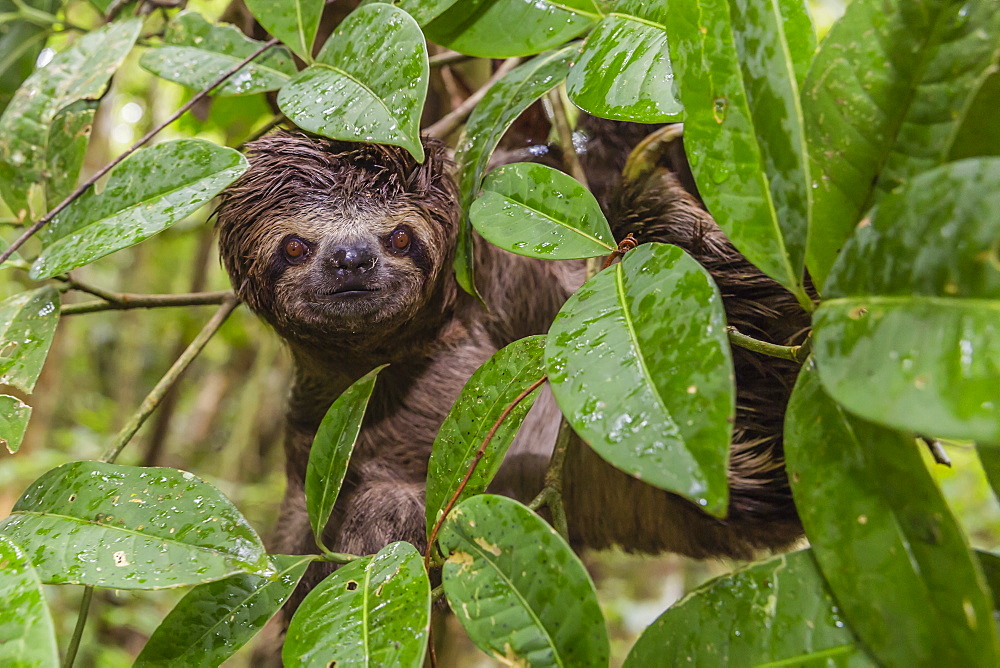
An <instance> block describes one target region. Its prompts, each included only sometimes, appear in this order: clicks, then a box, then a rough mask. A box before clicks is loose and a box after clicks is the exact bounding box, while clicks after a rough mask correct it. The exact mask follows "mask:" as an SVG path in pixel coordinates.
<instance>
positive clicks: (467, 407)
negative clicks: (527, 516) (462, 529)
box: [426, 336, 545, 536]
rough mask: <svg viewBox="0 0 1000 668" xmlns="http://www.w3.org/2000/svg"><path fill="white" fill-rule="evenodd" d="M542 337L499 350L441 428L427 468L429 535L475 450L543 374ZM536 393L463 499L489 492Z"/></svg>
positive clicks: (494, 442) (513, 416)
mask: <svg viewBox="0 0 1000 668" xmlns="http://www.w3.org/2000/svg"><path fill="white" fill-rule="evenodd" d="M544 349H545V337H544V336H529V337H527V338H524V339H521V340H519V341H515V342H514V343H512V344H510V345H509V346H507V347H506V348H504V349H502V350H500V351H499V352H497V353H496V354H495V355H493V357H491V358H490V359H489V360H488V361H487V362H486V363H485V364H483V365H482V366H481V367H479V368H478V369H476V372H475V373H474V374H472V377H471V378H470V379H469V381H468V382H467V383H466V384H465V387H464V388H462V394H460V395H459V397H458V399H457V400H456V401H455V404H454V405H453V406H452V407H451V411H449V413H448V416H447V417H446V418H445V420H444V424H442V425H441V429H440V430H438V434H437V437H436V438H435V439H434V447H433V448H432V450H431V459H430V464H429V465H428V468H427V493H426V498H427V535H428V536H430V533H431V531H432V530H433V528H434V525H435V524H436V523H437V521H438V518H439V517H440V516H441V513H442V512H443V511H444V507H445V506H446V505H447V504H448V501H450V500H451V497H452V496H453V495H454V494H455V490H457V489H458V486H459V484H461V481H462V478H464V477H465V473H466V472H467V471H468V470H469V465H470V464H471V463H472V460H473V459H474V458H475V455H476V451H477V450H479V446H480V445H482V442H483V440H484V439H485V438H486V435H487V434H488V433H489V431H490V429H492V427H493V425H494V424H496V421H497V420H498V419H499V418H500V415H501V414H502V413H503V412H504V410H506V409H507V407H508V406H509V405H510V404H511V403H513V401H514V400H515V399H516V398H517V397H518V396H519V395H520V394H521V393H522V392H524V391H525V390H526V389H528V388H529V387H530V386H531V384H532V383H534V382H535V381H537V380H538V379H539V378H541V377H543V376H544V375H545V363H544V360H543V353H544ZM537 398H538V391H537V390H536V391H534V392H532V393H531V394H529V395H528V396H527V397H525V398H524V399H523V400H522V401H521V402H520V403H519V404H518V405H517V406H516V407H515V408H514V409H513V410H512V411H511V412H510V414H509V415H508V416H507V418H506V419H505V420H504V421H503V422H502V423H501V424H500V427H499V429H497V431H496V433H495V434H494V435H493V438H492V439H490V443H489V445H488V446H487V448H486V450H485V451H484V452H485V454H484V455H483V458H482V460H481V461H480V462H479V464H478V465H477V466H476V470H475V471H474V472H473V474H472V477H471V478H469V482H468V484H467V485H466V487H465V489H464V490H463V492H462V494H461V496H459V499H458V500H459V501H461V500H462V499H466V498H468V497H470V496H473V495H475V494H480V493H482V492H484V491H486V488H487V487H488V486H489V484H490V482H491V481H492V480H493V478H494V476H496V474H497V471H498V470H499V469H500V465H501V464H502V463H503V458H504V455H506V453H507V449H508V448H509V447H510V444H511V443H512V442H513V440H514V436H516V435H517V431H518V429H520V427H521V423H522V422H524V418H525V416H526V415H527V414H528V410H529V409H530V408H531V406H532V404H534V403H535V399H537Z"/></svg>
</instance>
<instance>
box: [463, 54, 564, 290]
mask: <svg viewBox="0 0 1000 668" xmlns="http://www.w3.org/2000/svg"><path fill="white" fill-rule="evenodd" d="M576 53H577V47H576V46H575V45H571V46H568V47H566V48H563V49H560V50H558V51H552V52H551V53H543V54H542V55H540V56H538V57H537V58H533V59H531V60H530V61H528V62H527V63H524V64H523V65H520V66H518V67H516V68H514V69H513V70H511V71H510V72H509V73H508V74H507V76H505V77H504V78H503V79H501V80H500V81H498V82H496V83H495V84H494V85H493V87H492V88H490V89H489V90H488V91H487V92H486V95H485V96H484V97H483V100H482V101H481V102H480V103H479V104H477V105H476V108H475V109H474V110H473V111H472V114H471V115H470V116H469V120H468V122H466V124H465V132H464V133H463V135H462V139H461V141H460V142H459V144H458V148H457V149H456V151H455V162H457V163H458V168H459V175H458V186H459V192H460V195H459V196H460V198H461V204H462V211H464V212H465V215H463V217H462V223H461V225H460V226H459V228H458V242H457V246H456V250H455V277H456V278H457V279H458V283H459V285H461V286H462V288H463V289H464V290H465V291H466V292H468V293H469V294H472V295H478V292H477V291H476V285H475V278H474V272H475V267H474V264H473V259H472V223H471V222H470V221H469V217H468V211H469V207H470V206H471V205H472V200H474V199H475V198H476V196H478V195H479V186H480V184H481V183H482V182H483V176H484V175H485V174H486V168H487V167H488V166H489V163H490V156H492V155H493V150H494V149H495V148H496V147H497V144H499V143H500V138H501V137H503V134H504V133H505V132H506V131H507V128H509V127H510V125H511V123H513V122H514V120H515V119H516V118H517V117H518V116H520V115H521V112H523V111H524V110H525V109H527V108H528V107H530V106H531V105H532V103H534V102H535V100H537V99H538V98H540V97H541V96H542V95H545V93H547V92H548V91H549V90H551V89H553V88H555V87H556V86H558V85H559V84H560V83H561V82H562V80H563V79H564V78H565V77H566V72H567V71H568V70H569V64H570V62H571V61H572V59H573V57H574V56H575V55H576Z"/></svg>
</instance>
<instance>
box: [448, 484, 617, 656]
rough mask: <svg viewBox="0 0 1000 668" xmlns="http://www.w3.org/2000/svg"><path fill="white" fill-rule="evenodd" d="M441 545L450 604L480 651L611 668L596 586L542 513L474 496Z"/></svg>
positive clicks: (454, 515)
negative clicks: (541, 516) (444, 556)
mask: <svg viewBox="0 0 1000 668" xmlns="http://www.w3.org/2000/svg"><path fill="white" fill-rule="evenodd" d="M438 543H439V545H440V546H441V548H442V552H443V553H444V554H445V555H446V556H447V561H446V562H445V564H444V568H443V571H442V579H443V583H444V592H445V595H446V596H447V597H448V604H449V606H450V607H451V610H452V612H454V613H455V616H456V617H457V618H458V620H459V621H460V622H461V623H462V626H463V627H464V628H465V631H466V632H467V633H468V634H469V637H470V638H471V639H472V642H474V643H476V646H477V647H479V649H481V650H483V651H484V652H486V653H487V654H490V655H491V656H493V657H495V658H497V659H499V660H501V661H503V662H504V663H505V664H507V665H526V666H607V665H608V654H609V649H608V633H607V629H606V628H605V626H604V618H603V616H602V615H601V608H600V607H599V606H598V604H597V592H596V591H595V590H594V583H593V582H591V581H590V576H588V575H587V570H586V569H585V568H584V566H583V564H582V563H581V562H580V559H579V557H577V556H576V555H575V554H574V553H573V550H572V549H571V548H570V547H569V545H567V544H566V541H564V540H563V539H562V538H561V537H560V536H559V534H558V533H556V532H555V530H553V529H552V527H550V526H549V525H548V524H546V523H545V521H544V520H542V518H540V517H539V516H538V515H536V514H535V513H533V512H531V511H530V510H528V508H526V507H525V506H523V505H521V504H520V503H518V502H517V501H514V500H513V499H508V498H506V497H503V496H494V495H491V494H484V495H482V496H475V497H472V498H471V499H467V500H466V501H464V502H463V503H462V504H461V505H460V506H458V507H457V508H456V509H455V511H454V512H452V513H451V514H449V515H448V519H447V520H445V523H444V525H443V526H442V529H441V537H440V539H439V540H438Z"/></svg>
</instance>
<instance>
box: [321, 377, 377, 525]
mask: <svg viewBox="0 0 1000 668" xmlns="http://www.w3.org/2000/svg"><path fill="white" fill-rule="evenodd" d="M384 368H385V365H382V366H380V367H378V368H376V369H374V370H372V371H370V372H369V373H367V374H365V375H364V376H362V377H361V378H360V379H358V381H357V382H355V383H354V384H353V385H351V386H350V387H349V388H347V389H346V390H344V393H343V394H341V395H340V396H339V397H337V400H336V401H334V402H333V405H332V406H330V409H329V410H328V411H327V412H326V416H325V417H324V418H323V422H321V423H320V425H319V429H318V430H317V432H316V437H315V438H314V439H313V443H312V448H311V449H310V450H309V463H308V464H307V466H306V510H307V511H308V512H309V524H310V526H312V530H313V535H314V536H315V537H316V542H317V543H319V544H322V540H323V530H324V529H325V528H326V523H327V522H328V521H329V520H330V513H331V512H333V506H334V504H335V503H337V496H339V495H340V486H341V485H342V484H343V483H344V475H345V474H346V473H347V465H348V464H349V463H350V461H351V453H352V452H354V443H355V442H356V441H357V440H358V432H359V431H361V420H362V419H364V417H365V410H366V409H367V408H368V399H370V398H371V396H372V390H374V389H375V379H376V377H377V376H378V372H379V371H381V370H382V369H384Z"/></svg>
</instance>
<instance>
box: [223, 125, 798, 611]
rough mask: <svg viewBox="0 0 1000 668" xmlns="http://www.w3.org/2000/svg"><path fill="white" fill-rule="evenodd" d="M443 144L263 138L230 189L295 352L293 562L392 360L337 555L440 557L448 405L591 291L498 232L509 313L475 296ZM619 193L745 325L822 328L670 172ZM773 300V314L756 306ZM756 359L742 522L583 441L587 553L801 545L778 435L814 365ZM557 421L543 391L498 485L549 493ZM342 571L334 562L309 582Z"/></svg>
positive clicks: (242, 244) (349, 493)
mask: <svg viewBox="0 0 1000 668" xmlns="http://www.w3.org/2000/svg"><path fill="white" fill-rule="evenodd" d="M424 143H425V149H426V152H427V156H428V158H427V161H426V162H425V163H424V164H423V165H416V164H414V162H413V160H412V158H410V156H409V155H408V154H407V153H406V152H405V151H403V150H402V149H398V148H394V147H387V146H376V145H364V144H354V143H349V142H339V141H331V140H327V139H318V138H314V137H308V136H306V135H303V134H290V133H279V134H275V135H272V136H269V137H266V138H264V139H261V140H258V141H256V142H254V143H253V144H251V145H250V147H249V149H248V152H249V157H250V162H251V167H250V169H249V170H248V171H247V172H246V174H244V175H243V176H242V177H241V178H240V179H239V180H238V181H237V182H236V183H235V184H234V185H233V186H231V187H230V188H229V189H228V190H227V191H226V192H225V194H224V196H223V203H222V205H221V206H220V208H219V211H218V221H219V222H218V227H219V235H220V244H219V245H220V249H221V251H222V256H223V261H224V263H225V266H226V268H227V270H228V271H229V273H230V276H231V277H232V280H233V285H234V286H235V287H236V290H237V292H238V294H239V295H240V297H241V298H242V299H244V300H245V301H246V302H247V304H248V305H249V306H250V307H251V308H252V309H253V310H254V311H255V312H257V313H258V314H259V315H260V316H261V317H263V318H264V319H265V320H267V321H268V322H269V323H270V324H271V325H272V326H273V327H274V328H275V330H276V331H277V332H278V334H279V335H280V336H281V337H282V338H283V339H284V340H285V341H286V342H287V343H288V345H289V348H290V350H291V353H292V355H293V357H294V360H295V367H296V375H295V382H294V386H293V390H292V393H291V398H290V401H289V411H288V433H287V440H286V450H287V474H288V488H287V492H286V496H285V500H284V503H283V507H282V513H281V520H280V522H279V527H278V532H277V537H276V541H275V544H274V545H273V546H272V547H273V549H274V550H276V551H279V552H284V553H309V552H313V551H315V549H316V548H315V544H314V542H313V539H312V537H311V533H310V529H309V523H308V519H307V516H306V511H305V503H304V492H303V483H304V475H305V467H306V462H307V460H308V454H309V447H310V444H311V441H312V438H313V436H314V434H315V432H316V429H317V427H318V425H319V423H320V420H321V419H322V417H323V415H324V413H325V412H326V410H327V408H328V407H329V405H330V404H331V403H332V401H333V400H334V399H335V398H336V396H337V395H339V394H340V393H341V392H342V391H343V390H344V389H345V388H346V387H347V386H348V385H349V384H350V383H351V382H353V381H354V380H356V379H357V378H359V377H360V376H361V375H363V374H364V373H367V372H368V371H370V370H371V369H372V368H374V367H375V366H377V365H380V364H385V363H389V364H390V366H389V367H388V368H386V369H385V370H384V371H383V372H382V374H381V375H380V377H379V380H378V382H377V384H376V387H375V392H374V394H373V397H372V400H371V403H370V407H369V411H368V414H367V415H366V417H365V423H364V425H363V428H362V431H361V435H360V437H359V441H358V444H357V446H356V448H355V453H354V457H353V459H352V461H351V464H350V469H349V471H348V475H347V479H346V481H345V485H344V489H343V491H342V493H341V496H340V498H339V500H338V502H337V506H336V508H335V509H334V514H333V517H332V519H331V521H330V524H329V526H328V527H327V530H326V536H325V537H326V540H327V544H328V545H329V546H330V547H331V548H332V549H334V550H337V551H343V552H350V553H356V554H369V553H373V552H375V551H377V550H378V549H380V548H381V547H383V546H384V545H385V544H386V543H388V542H391V541H393V540H407V541H410V542H412V543H413V544H415V545H416V546H417V547H418V548H422V547H423V545H424V544H425V537H424V520H423V518H424V507H423V486H424V478H425V476H426V469H427V460H428V457H429V455H430V448H431V444H432V443H433V440H434V436H435V434H436V433H437V430H438V427H439V426H440V424H441V422H442V421H443V419H444V417H445V415H446V414H447V411H448V409H449V408H450V406H451V405H452V403H453V402H454V400H455V398H456V397H457V396H458V394H459V392H460V390H461V388H462V386H463V385H464V383H465V381H466V380H467V379H468V377H469V376H470V375H471V374H472V372H473V371H474V370H475V369H476V368H478V367H479V365H481V364H482V363H483V362H484V361H486V359H488V358H489V357H490V356H491V355H492V354H493V353H494V352H495V351H496V350H498V349H499V348H500V347H502V346H504V345H506V344H507V343H509V342H511V341H513V340H516V339H518V338H521V337H524V336H527V335H530V334H537V333H544V332H545V331H546V330H547V329H548V326H549V324H550V322H551V320H552V318H553V317H554V316H555V313H556V312H557V311H558V309H559V307H560V306H561V305H562V303H563V302H564V301H565V299H566V298H567V297H568V295H569V294H571V293H572V292H573V290H574V289H575V288H576V287H578V286H579V284H580V283H581V282H582V278H583V263H582V262H561V263H560V262H546V261H542V260H532V259H528V258H523V257H519V256H514V255H511V254H509V253H506V252H504V251H501V250H499V249H496V248H493V247H491V246H489V245H488V244H485V243H483V242H481V240H480V241H479V243H477V251H476V255H477V280H478V284H479V286H480V288H481V290H482V291H483V295H484V298H485V300H486V302H487V304H489V307H490V310H489V311H487V310H485V309H483V308H482V306H481V305H480V304H479V303H478V302H476V301H475V300H473V299H472V298H471V297H469V296H468V295H466V294H465V293H464V292H462V291H461V290H460V289H459V288H458V286H457V284H456V282H455V279H454V277H453V275H452V273H451V271H450V267H451V259H452V255H453V250H454V244H455V235H456V230H457V221H458V217H459V213H460V212H459V209H458V205H457V197H456V193H455V185H454V181H453V179H452V176H451V166H450V164H449V163H448V161H447V158H446V153H445V147H444V146H443V145H441V144H440V143H438V142H435V141H433V140H425V142H424ZM599 154H600V151H598V150H595V151H594V152H593V154H592V156H591V157H592V158H595V159H599V158H600V156H599ZM613 186H614V184H613V183H612V184H611V186H609V188H611V189H613ZM616 201H617V202H618V204H617V206H618V207H620V210H621V214H620V215H618V216H616V217H615V220H616V221H617V223H616V228H617V229H616V230H615V231H616V233H618V234H620V235H621V236H624V234H625V233H627V232H636V233H638V234H637V236H639V237H640V238H641V239H643V240H649V239H651V238H656V239H657V240H668V241H671V242H673V243H677V244H678V245H681V246H683V247H684V248H685V249H686V250H688V251H689V252H690V253H692V254H693V255H694V256H695V257H696V258H698V259H699V260H701V261H702V262H703V263H704V264H705V265H706V267H707V268H708V269H709V270H710V271H711V272H712V273H713V275H715V276H716V278H717V280H718V281H719V282H720V285H721V286H722V289H723V295H724V296H725V297H726V307H727V311H728V312H729V316H730V318H731V320H732V321H733V322H735V323H736V324H737V325H738V326H740V327H741V329H742V330H743V331H745V332H747V333H749V334H754V335H758V336H763V337H765V338H768V339H769V340H775V341H779V342H794V341H797V340H798V338H800V337H801V335H802V334H803V333H804V328H805V327H806V326H807V319H806V318H805V317H804V316H805V314H804V313H802V312H801V310H798V307H797V305H795V304H794V300H792V301H791V302H790V303H789V302H788V299H790V298H791V297H790V295H789V296H787V297H786V296H785V295H787V293H784V291H783V290H782V289H781V288H780V287H779V286H777V285H776V284H775V283H773V282H772V281H770V280H769V279H767V278H766V277H764V276H763V275H761V274H760V273H759V272H757V271H756V269H754V268H753V267H752V266H751V265H749V264H748V263H747V262H746V261H745V260H743V259H742V257H741V256H739V254H738V253H736V251H735V250H733V248H732V246H731V245H729V244H728V242H727V241H726V240H725V238H724V237H723V236H722V234H721V232H719V230H718V228H717V227H716V226H715V224H714V222H713V221H712V220H711V218H710V217H709V216H708V214H706V213H705V212H704V211H703V210H702V209H701V208H700V207H699V206H698V202H697V200H695V199H694V198H693V197H691V196H690V195H688V194H687V193H686V192H685V191H684V189H683V188H682V187H681V186H680V185H679V184H678V182H677V181H676V179H675V178H674V177H673V176H672V175H671V173H670V172H669V171H666V170H663V171H661V172H657V173H656V174H654V175H653V176H652V177H650V179H649V180H648V181H647V182H645V183H642V184H632V185H631V186H630V188H629V189H628V190H627V191H626V192H623V193H621V194H620V196H619V197H618V199H617V200H616ZM401 227H402V228H405V229H406V230H408V231H409V232H410V235H411V238H412V239H413V241H412V242H411V244H410V246H409V247H408V248H407V249H406V251H405V252H397V251H395V250H394V249H393V248H392V247H391V243H390V238H391V235H392V233H393V231H394V230H397V229H399V228H401ZM292 237H294V238H296V239H299V240H301V241H302V242H303V243H304V244H306V246H307V247H308V254H307V255H305V256H303V258H295V259H289V258H288V257H287V256H286V255H285V254H283V248H284V247H285V244H286V243H287V241H288V239H290V238H292ZM344 248H351V249H360V250H359V251H358V252H362V251H363V252H365V253H367V255H365V257H366V258H367V259H366V260H365V262H363V263H362V264H361V267H360V268H352V269H351V271H353V272H354V273H353V274H351V276H350V277H348V278H344V276H343V275H344V274H345V272H347V269H345V267H344V266H342V265H343V263H340V264H338V260H337V257H338V253H340V254H341V256H342V255H343V250H344ZM758 298H759V299H761V300H763V303H762V304H754V303H746V304H744V303H743V300H745V299H753V300H756V299H758ZM764 304H766V305H764ZM793 306H794V308H793ZM736 360H737V373H738V376H739V380H740V382H741V383H744V382H747V383H748V385H747V387H746V388H744V387H742V386H741V388H740V408H739V410H738V414H737V439H736V444H735V445H734V448H733V457H732V467H731V475H730V479H731V482H732V485H733V493H732V504H731V513H730V517H729V518H727V519H726V520H717V519H713V518H710V517H708V516H707V515H705V514H704V513H702V512H700V511H699V510H698V509H697V508H696V507H694V506H693V505H692V504H690V503H689V502H687V501H684V500H682V499H680V498H679V497H676V496H674V495H672V494H668V493H666V492H663V491H660V490H656V489H653V488H651V487H649V486H648V485H645V484H643V483H641V482H639V481H638V480H635V479H634V478H631V477H629V476H627V475H625V474H622V473H620V472H618V471H616V470H615V469H613V468H612V467H610V466H609V465H607V464H605V463H604V462H603V460H601V459H600V458H598V457H597V456H596V455H594V454H593V453H592V452H591V451H590V450H589V449H588V448H586V447H584V446H582V444H579V443H577V444H576V445H575V446H574V448H573V450H572V451H571V455H570V457H569V459H568V461H567V464H566V481H567V483H566V484H567V490H566V491H567V506H568V513H569V518H570V522H571V524H570V532H571V538H572V540H573V542H574V543H576V544H577V545H579V546H593V547H605V546H608V545H613V544H619V545H621V546H623V547H624V548H625V549H630V550H640V551H662V550H673V551H678V552H683V553H685V554H690V555H693V556H707V555H728V556H737V557H745V556H748V555H749V554H751V553H752V552H753V551H754V550H756V549H758V548H764V547H774V546H783V545H785V544H787V543H788V542H789V541H791V540H793V539H794V538H795V537H797V536H798V535H799V533H800V529H799V526H798V522H797V519H796V517H795V511H794V508H793V507H792V505H791V499H790V497H789V495H788V489H787V483H786V482H785V479H784V472H783V469H782V462H781V453H780V443H779V441H778V440H776V439H778V438H780V436H776V435H778V434H780V424H781V415H782V412H783V405H784V401H785V399H786V398H787V392H788V389H789V388H790V387H791V382H792V381H793V380H794V375H795V371H796V370H795V368H794V365H785V364H783V363H780V362H777V361H775V360H771V359H767V360H764V359H755V358H753V357H752V356H751V355H750V354H749V353H744V352H743V351H737V352H736ZM750 383H752V384H753V386H752V387H750V385H749V384H750ZM557 423H558V410H557V409H556V408H555V407H554V405H553V402H552V400H551V396H550V395H546V396H545V397H542V398H540V399H539V401H538V402H537V403H536V406H535V408H534V409H533V410H532V412H531V414H530V415H529V418H528V420H526V422H525V425H524V427H523V428H522V431H521V434H520V435H519V437H518V440H517V442H516V443H515V444H514V446H513V447H512V450H511V453H510V454H509V456H508V463H507V464H505V471H504V473H503V475H501V476H500V477H499V478H498V481H497V483H496V485H495V486H494V489H503V490H504V491H506V492H507V493H510V494H513V495H515V496H518V497H520V498H530V496H532V495H533V494H534V493H535V492H536V491H537V490H538V488H539V486H540V481H541V473H542V471H543V469H544V466H545V463H546V462H547V459H548V453H549V452H550V451H551V447H552V441H553V438H554V434H555V426H556V425H557ZM329 570H330V567H329V566H328V565H316V567H315V568H314V570H313V571H311V572H310V574H309V575H308V576H307V579H306V581H305V584H304V590H308V589H309V588H311V587H312V586H313V585H314V584H315V583H316V582H317V581H318V580H319V579H320V578H322V577H324V576H325V575H326V574H327V573H328V572H329ZM301 591H303V587H300V592H301ZM301 595H302V594H301V593H300V595H299V597H296V598H300V597H301Z"/></svg>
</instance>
